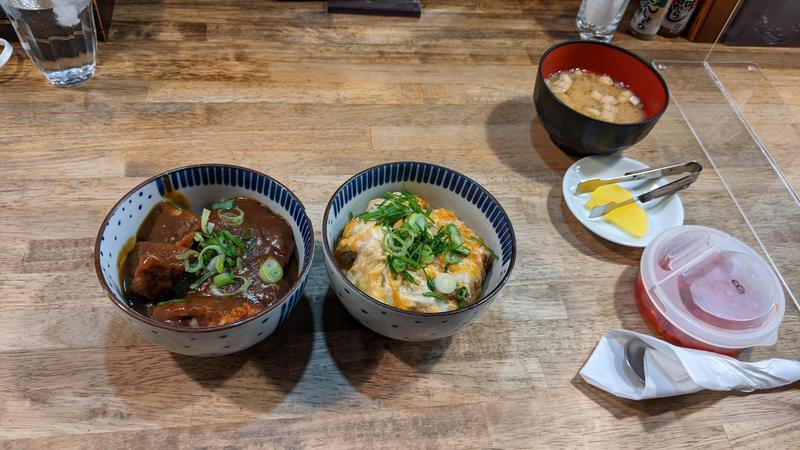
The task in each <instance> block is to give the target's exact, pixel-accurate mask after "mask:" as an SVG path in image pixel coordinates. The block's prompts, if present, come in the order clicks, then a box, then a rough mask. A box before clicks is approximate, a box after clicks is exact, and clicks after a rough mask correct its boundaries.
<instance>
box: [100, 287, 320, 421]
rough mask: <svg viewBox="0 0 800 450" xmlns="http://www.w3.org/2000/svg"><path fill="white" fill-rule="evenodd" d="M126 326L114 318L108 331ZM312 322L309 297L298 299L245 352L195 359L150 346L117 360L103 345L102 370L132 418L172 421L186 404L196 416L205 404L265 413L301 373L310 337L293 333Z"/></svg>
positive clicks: (223, 410)
mask: <svg viewBox="0 0 800 450" xmlns="http://www.w3.org/2000/svg"><path fill="white" fill-rule="evenodd" d="M125 326H127V324H125V323H124V321H122V320H121V319H119V318H116V317H115V320H113V321H112V322H111V324H110V325H109V329H108V333H109V334H112V333H115V330H116V329H118V328H119V327H125ZM313 326H314V325H313V321H312V319H311V310H310V308H309V306H308V299H307V298H306V297H303V298H302V299H301V301H300V302H299V303H298V305H297V306H296V309H295V311H294V312H293V314H292V315H291V316H290V317H289V318H288V319H287V321H286V322H285V323H283V324H282V325H281V326H280V327H279V328H278V329H277V330H276V331H275V332H274V333H273V334H272V335H270V336H269V337H268V338H267V339H265V340H264V341H262V342H261V343H259V344H256V345H255V346H253V347H251V348H249V349H247V350H243V351H241V352H238V353H234V354H232V355H226V356H219V357H214V358H199V357H192V356H185V355H179V354H174V353H169V352H167V351H166V350H164V349H161V348H158V347H156V346H155V345H153V346H152V348H147V347H142V351H141V353H140V354H138V355H136V356H135V357H132V358H131V357H128V358H127V359H121V358H120V357H119V356H118V354H115V353H114V352H115V349H114V348H107V350H106V353H107V355H106V370H107V372H108V376H109V382H110V384H111V385H112V387H113V388H114V389H115V391H116V393H117V396H118V397H119V398H121V399H122V400H123V401H125V402H126V403H127V405H128V406H129V407H130V408H131V409H132V410H133V411H134V412H135V413H136V414H137V416H139V417H142V418H145V419H147V420H150V421H153V422H156V423H173V422H174V421H175V420H176V418H177V417H181V416H185V414H186V413H187V408H188V411H189V412H191V413H192V415H193V417H194V418H195V419H197V418H198V417H197V416H201V415H202V414H204V413H205V412H206V407H208V413H209V414H211V413H214V414H218V415H226V414H234V415H241V414H242V413H244V414H245V415H247V414H252V413H262V412H268V411H270V410H272V409H273V408H274V407H275V406H277V405H279V404H280V403H281V402H282V401H283V400H284V398H285V397H286V396H287V395H289V393H290V392H291V391H292V390H293V388H294V386H295V385H296V384H297V383H298V381H299V380H300V378H301V377H302V376H303V370H304V368H305V366H306V365H307V364H308V361H309V359H310V357H311V350H312V345H313V339H310V338H306V339H301V338H297V337H298V336H306V337H307V336H309V335H313ZM125 355H126V356H129V353H126V354H125ZM209 404H211V405H213V406H209ZM184 419H185V422H188V420H189V418H188V417H185V418H184Z"/></svg>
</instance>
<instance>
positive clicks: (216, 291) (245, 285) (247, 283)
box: [211, 275, 250, 297]
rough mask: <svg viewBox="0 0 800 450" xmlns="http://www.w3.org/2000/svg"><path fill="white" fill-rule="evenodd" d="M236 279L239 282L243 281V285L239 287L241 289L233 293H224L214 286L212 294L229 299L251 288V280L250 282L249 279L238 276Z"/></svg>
mask: <svg viewBox="0 0 800 450" xmlns="http://www.w3.org/2000/svg"><path fill="white" fill-rule="evenodd" d="M234 278H235V279H238V280H242V285H241V286H239V288H238V289H236V290H235V291H233V292H224V291H222V290H220V289H219V288H218V287H216V286H213V287H212V288H211V293H212V294H214V295H215V296H217V297H228V296H231V295H236V294H241V293H242V292H244V291H246V290H247V289H248V288H249V287H250V280H248V279H246V278H244V277H240V276H238V275H237V276H235V277H234Z"/></svg>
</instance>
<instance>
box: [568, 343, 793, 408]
mask: <svg viewBox="0 0 800 450" xmlns="http://www.w3.org/2000/svg"><path fill="white" fill-rule="evenodd" d="M636 338H639V339H642V340H643V341H644V342H646V343H647V344H648V345H649V346H650V348H648V349H647V351H646V352H645V356H644V371H645V385H644V386H643V385H642V383H641V382H640V381H639V379H638V378H637V377H636V375H634V374H633V373H631V372H630V369H629V368H628V367H627V364H626V362H625V350H624V348H625V343H626V342H628V340H630V339H636ZM580 374H581V377H583V379H584V380H586V382H587V383H589V384H591V385H593V386H596V387H598V388H600V389H602V390H604V391H607V392H610V393H612V394H614V395H616V396H617V397H624V398H629V399H631V400H644V399H648V398H659V397H670V396H673V395H681V394H690V393H692V392H697V391H700V390H703V389H709V390H713V391H730V390H733V389H736V390H739V391H745V392H750V391H754V390H756V389H769V388H776V387H780V386H785V385H787V384H792V383H794V382H795V381H798V380H800V362H798V361H790V360H787V359H767V360H764V361H758V362H752V363H748V362H742V361H738V360H736V359H734V358H730V357H728V356H722V355H718V354H716V353H710V352H704V351H701V350H692V349H688V348H683V347H678V346H675V345H672V344H668V343H666V342H664V341H662V340H660V339H656V338H654V337H651V336H646V335H643V334H639V333H634V332H633V331H627V330H611V331H609V332H608V333H607V334H606V335H605V336H603V338H602V339H600V342H599V343H598V344H597V347H596V348H595V349H594V352H593V353H592V356H590V357H589V360H588V361H586V364H584V366H583V368H582V369H581V372H580Z"/></svg>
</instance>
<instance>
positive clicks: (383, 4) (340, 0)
mask: <svg viewBox="0 0 800 450" xmlns="http://www.w3.org/2000/svg"><path fill="white" fill-rule="evenodd" d="M328 12H329V13H345V14H369V15H375V16H401V17H419V16H420V15H421V14H422V7H421V6H420V4H419V0H328Z"/></svg>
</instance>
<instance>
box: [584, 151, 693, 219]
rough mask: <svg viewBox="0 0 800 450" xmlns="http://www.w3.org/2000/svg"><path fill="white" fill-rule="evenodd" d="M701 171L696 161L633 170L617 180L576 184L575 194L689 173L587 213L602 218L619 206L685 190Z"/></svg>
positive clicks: (594, 179) (596, 207)
mask: <svg viewBox="0 0 800 450" xmlns="http://www.w3.org/2000/svg"><path fill="white" fill-rule="evenodd" d="M702 171H703V166H702V165H700V163H699V162H697V161H689V162H687V163H683V164H675V165H673V166H666V167H659V168H656V169H650V168H647V169H642V170H634V171H632V172H626V173H625V174H624V175H623V176H621V177H618V178H608V179H601V178H592V179H590V180H586V181H581V182H580V183H578V186H576V188H575V193H577V194H584V193H586V192H592V191H594V190H595V189H597V188H599V187H600V186H605V185H607V184H617V183H624V182H626V181H637V180H650V179H653V178H661V177H665V176H669V175H675V174H678V173H686V172H688V173H689V175H686V176H685V177H682V178H679V179H677V180H675V181H673V182H671V183H667V184H665V185H664V186H660V187H657V188H655V189H653V190H651V191H648V192H645V193H644V194H640V195H636V196H633V197H631V198H629V199H628V200H625V201H624V202H609V203H606V204H604V205H597V206H595V207H594V208H592V209H591V211H589V218H590V219H594V218H596V217H601V216H604V215H606V214H608V213H609V212H611V211H612V210H614V209H617V208H619V207H620V206H625V205H628V204H631V203H633V202H636V201H638V202H641V203H646V202H649V201H650V200H653V199H656V198H660V197H664V196H667V195H670V194H674V193H676V192H678V191H681V190H683V189H686V188H688V187H689V186H690V185H691V184H692V183H694V182H695V180H697V177H698V176H700V172H702Z"/></svg>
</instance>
